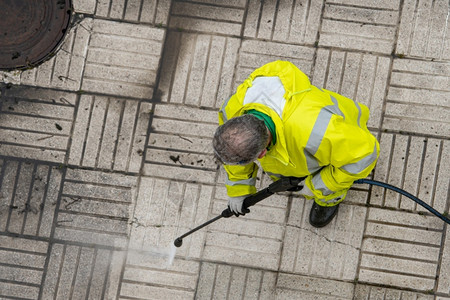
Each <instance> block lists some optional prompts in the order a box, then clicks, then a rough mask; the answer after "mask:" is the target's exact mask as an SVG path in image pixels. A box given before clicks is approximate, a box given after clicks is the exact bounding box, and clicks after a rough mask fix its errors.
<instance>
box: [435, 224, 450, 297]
mask: <svg viewBox="0 0 450 300" xmlns="http://www.w3.org/2000/svg"><path fill="white" fill-rule="evenodd" d="M437 291H438V292H440V293H443V294H447V295H449V296H450V228H449V227H448V226H447V231H446V233H445V241H444V248H443V250H442V260H441V264H440V266H439V279H438V287H437Z"/></svg>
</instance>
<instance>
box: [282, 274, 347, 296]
mask: <svg viewBox="0 0 450 300" xmlns="http://www.w3.org/2000/svg"><path fill="white" fill-rule="evenodd" d="M276 288H277V291H276V293H277V297H276V299H302V300H303V299H305V300H312V299H323V300H334V299H336V300H343V299H352V297H353V289H354V286H353V284H352V283H349V282H343V281H335V280H329V279H322V278H315V277H307V276H301V275H293V274H285V273H280V274H279V275H278V280H277V286H276Z"/></svg>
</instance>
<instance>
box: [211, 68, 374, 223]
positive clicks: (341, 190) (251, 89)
mask: <svg viewBox="0 0 450 300" xmlns="http://www.w3.org/2000/svg"><path fill="white" fill-rule="evenodd" d="M368 119H369V109H368V108H367V107H366V106H365V105H363V104H361V103H357V102H355V101H353V100H351V99H349V98H346V97H344V96H342V95H339V94H337V93H334V92H331V91H328V90H325V89H320V88H317V87H315V86H313V85H311V83H310V81H309V79H308V77H307V76H306V75H305V74H304V73H303V72H302V71H300V70H299V69H298V68H297V67H296V66H295V65H294V64H292V63H290V62H287V61H274V62H271V63H268V64H266V65H264V66H262V67H260V68H258V69H256V70H255V71H254V72H253V73H252V74H251V75H250V77H248V78H247V79H246V80H245V81H244V82H243V83H242V84H241V85H239V86H238V88H237V91H236V93H235V94H234V95H232V96H231V97H230V98H229V99H227V100H226V101H225V102H224V103H223V105H222V107H221V109H220V111H219V125H220V126H219V127H218V128H217V130H216V132H215V134H214V139H213V148H214V154H215V156H216V158H217V159H218V160H219V161H220V162H221V163H223V165H224V168H225V170H226V173H227V179H226V182H225V185H226V188H227V194H228V206H229V208H230V210H232V211H233V213H235V214H236V215H237V216H239V215H242V214H245V213H246V212H248V210H246V209H243V207H242V204H243V201H244V199H245V198H246V197H247V196H248V195H251V194H253V193H255V192H256V188H255V183H256V176H257V172H258V165H257V164H256V163H255V161H256V160H258V161H259V163H260V165H261V167H262V168H263V170H264V172H265V173H266V174H268V175H269V176H270V177H271V179H272V180H274V181H275V180H278V179H280V178H281V177H283V176H289V177H306V179H305V180H304V182H303V185H304V186H303V188H302V189H301V191H300V194H301V195H303V196H304V197H305V198H306V199H314V202H313V205H312V208H311V211H310V215H309V222H310V224H311V225H312V226H315V227H323V226H325V225H327V224H328V223H329V222H330V221H331V220H332V219H333V218H334V216H335V215H336V213H337V211H338V207H339V203H341V202H342V201H343V200H344V199H345V196H346V194H347V191H348V189H349V188H350V187H351V186H352V184H353V182H354V181H355V180H357V179H360V178H364V177H367V176H368V175H369V174H370V172H371V171H372V170H373V168H374V167H375V164H376V161H377V159H378V155H379V144H378V142H377V140H376V138H375V137H374V136H373V135H372V134H371V133H370V132H369V130H368V129H367V121H368Z"/></svg>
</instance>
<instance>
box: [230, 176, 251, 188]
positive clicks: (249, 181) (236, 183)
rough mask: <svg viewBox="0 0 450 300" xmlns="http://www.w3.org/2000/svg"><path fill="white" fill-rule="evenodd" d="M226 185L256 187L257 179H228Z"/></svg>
mask: <svg viewBox="0 0 450 300" xmlns="http://www.w3.org/2000/svg"><path fill="white" fill-rule="evenodd" d="M225 184H226V185H253V186H254V185H255V184H256V177H253V178H249V179H244V180H239V181H231V180H229V179H228V178H227V179H226V180H225Z"/></svg>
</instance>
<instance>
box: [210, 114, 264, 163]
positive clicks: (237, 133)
mask: <svg viewBox="0 0 450 300" xmlns="http://www.w3.org/2000/svg"><path fill="white" fill-rule="evenodd" d="M268 139H269V133H268V131H267V127H266V125H265V124H264V121H262V120H259V119H258V118H256V117H255V116H253V115H242V116H240V117H236V118H232V119H230V120H229V121H227V122H226V123H225V124H223V125H222V126H219V127H218V128H217V130H216V133H215V134H214V139H213V148H214V154H215V156H216V158H217V159H218V160H219V161H221V162H222V163H224V164H229V165H235V164H239V165H244V164H248V163H250V162H252V161H254V160H255V159H256V158H257V157H258V155H259V154H260V153H261V151H263V150H264V148H266V146H267V140H268Z"/></svg>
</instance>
